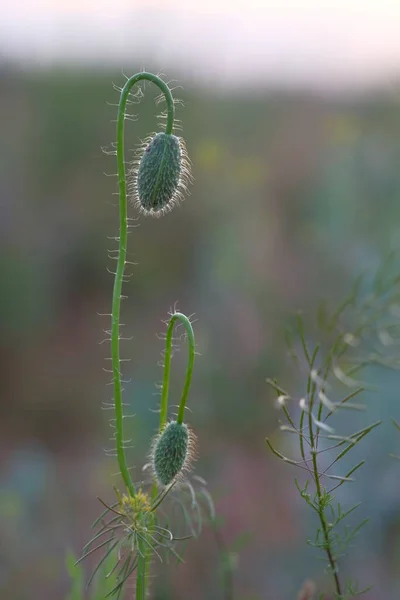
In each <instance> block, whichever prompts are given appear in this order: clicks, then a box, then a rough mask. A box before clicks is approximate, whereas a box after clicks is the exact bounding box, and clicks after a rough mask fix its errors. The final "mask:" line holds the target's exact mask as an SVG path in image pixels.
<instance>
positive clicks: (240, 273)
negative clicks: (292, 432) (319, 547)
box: [0, 0, 400, 600]
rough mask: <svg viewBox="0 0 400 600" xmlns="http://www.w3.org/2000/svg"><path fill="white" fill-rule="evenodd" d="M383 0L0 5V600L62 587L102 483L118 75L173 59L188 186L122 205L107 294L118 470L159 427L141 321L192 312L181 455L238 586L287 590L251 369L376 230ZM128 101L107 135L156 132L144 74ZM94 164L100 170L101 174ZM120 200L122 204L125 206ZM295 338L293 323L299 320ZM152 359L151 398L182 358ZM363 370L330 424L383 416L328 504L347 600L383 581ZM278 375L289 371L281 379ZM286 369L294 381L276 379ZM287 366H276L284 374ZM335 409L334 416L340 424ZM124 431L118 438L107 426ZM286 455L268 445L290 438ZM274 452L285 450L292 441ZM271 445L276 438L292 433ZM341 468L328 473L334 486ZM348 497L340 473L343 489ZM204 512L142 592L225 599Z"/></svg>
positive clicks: (294, 537)
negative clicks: (158, 212) (230, 553)
mask: <svg viewBox="0 0 400 600" xmlns="http://www.w3.org/2000/svg"><path fill="white" fill-rule="evenodd" d="M399 25H400V4H399V3H398V1H397V0H393V1H390V0H385V2H378V1H376V2H373V1H371V2H369V3H365V2H361V0H360V1H358V0H346V1H344V0H336V1H333V0H325V1H323V2H321V0H319V1H318V2H317V1H316V0H303V1H302V2H298V1H297V0H291V1H290V0H284V1H281V2H278V1H272V0H263V1H261V0H260V1H256V0H246V2H239V1H237V2H235V1H234V0H230V1H229V0H214V1H213V2H211V1H210V0H202V1H200V0H190V2H184V1H183V0H182V1H181V0H163V1H162V2H161V0H159V1H150V0H141V1H138V0H137V1H135V0H130V1H128V0H114V2H112V3H110V2H106V1H105V0H83V1H81V2H74V1H72V0H71V1H69V2H67V1H61V0H53V1H52V2H51V1H50V0H47V1H46V0H36V1H34V2H32V1H31V0H14V2H10V1H8V2H3V4H2V18H1V21H0V119H1V136H0V151H1V161H0V206H1V219H0V229H1V237H0V244H1V255H0V281H1V294H0V315H1V318H0V332H1V338H0V357H1V360H0V382H1V383H0V411H1V419H0V466H1V472H0V516H1V521H0V590H1V598H7V599H9V600H36V599H37V600H54V599H58V598H60V599H63V600H64V599H66V598H67V594H68V591H69V587H70V583H69V580H68V575H67V573H66V569H65V553H66V550H67V549H73V550H74V551H75V553H76V554H79V553H80V551H81V548H82V546H83V544H84V543H85V542H86V541H87V540H88V538H89V535H90V523H91V522H92V521H93V520H94V518H95V517H96V516H97V515H98V513H99V512H100V505H99V503H98V500H97V499H96V497H97V496H101V497H102V498H104V499H108V500H109V501H111V500H112V494H113V492H112V485H115V484H118V478H117V477H115V472H116V471H117V467H116V461H115V460H114V459H110V458H106V456H105V453H104V449H105V448H108V447H109V446H110V441H109V437H110V429H109V426H108V423H107V418H106V417H107V413H106V412H104V411H102V410H101V405H102V402H103V401H106V402H107V401H109V400H110V396H111V388H110V386H109V385H107V384H108V383H109V374H107V373H106V372H104V371H103V370H102V367H105V368H107V367H108V364H107V362H106V361H105V359H106V358H107V357H109V355H110V354H109V348H108V343H103V344H102V343H100V342H102V340H103V339H104V338H105V335H104V333H103V330H104V329H108V323H109V321H108V318H107V317H104V316H100V314H103V313H108V312H109V310H110V303H111V293H112V284H113V278H112V276H111V275H110V274H109V273H108V272H107V267H108V268H109V269H112V267H113V264H112V261H110V260H109V259H108V258H107V254H108V252H107V250H108V249H110V248H113V247H114V246H113V245H112V244H113V242H112V240H110V239H108V238H109V237H112V236H114V235H116V232H117V226H118V220H117V218H118V213H117V208H116V205H115V201H116V196H115V195H113V194H114V193H115V191H116V179H115V177H112V175H113V174H114V173H115V171H116V165H115V158H114V157H113V156H107V155H105V154H104V153H103V152H102V148H103V147H106V148H109V147H110V144H111V143H112V142H113V141H114V139H115V133H114V129H115V123H114V120H115V116H116V107H115V104H116V103H117V102H118V99H119V95H118V92H117V91H116V90H115V89H113V85H112V84H113V83H114V84H115V85H116V86H121V85H123V83H124V81H125V75H127V76H129V75H132V74H133V73H135V72H136V71H138V70H140V69H142V68H144V67H145V68H146V69H148V70H154V71H155V72H162V73H165V78H166V80H167V81H170V80H173V81H177V84H176V85H177V86H182V87H178V88H177V89H176V91H175V95H176V96H177V97H178V98H180V99H182V100H183V101H184V108H182V107H180V108H179V109H178V115H177V116H178V118H180V119H181V120H182V123H183V135H184V137H185V139H186V142H187V146H188V151H189V155H190V157H191V159H192V162H193V174H194V177H195V184H194V186H193V187H192V188H191V195H190V197H188V198H187V199H186V200H185V201H184V203H183V204H182V206H181V207H180V208H179V210H174V211H173V212H172V213H171V214H169V215H168V216H166V217H165V218H163V219H160V220H150V219H144V218H140V219H139V227H137V228H136V229H134V230H133V233H132V235H131V236H130V239H129V242H130V246H129V251H130V252H131V253H132V256H133V258H132V260H133V261H135V262H137V263H138V264H137V265H136V266H134V267H133V271H132V272H133V276H132V278H131V280H130V282H129V283H128V284H127V285H126V287H125V293H126V294H127V296H128V299H127V300H125V301H124V304H123V322H124V323H125V324H126V325H125V331H126V336H127V337H130V336H133V338H132V340H131V341H126V342H125V343H124V344H123V356H126V357H130V358H131V359H132V360H131V362H130V363H126V366H125V368H124V375H125V376H126V379H130V383H128V384H127V385H126V392H125V401H126V402H128V403H129V404H130V405H131V412H134V413H135V415H136V417H135V419H131V420H130V421H129V426H128V427H129V434H130V436H132V437H133V439H134V444H135V448H134V450H133V451H132V453H131V455H130V460H131V464H132V465H135V466H136V473H137V475H136V477H137V478H140V469H141V467H142V465H143V464H144V463H145V462H146V456H147V452H148V448H149V440H150V439H151V436H152V435H153V434H154V432H155V430H156V427H157V414H156V413H154V412H152V411H154V409H156V408H157V403H158V396H157V395H156V387H155V384H156V383H157V382H159V381H160V379H161V369H160V367H159V366H157V362H158V361H159V360H160V352H161V350H162V342H161V341H160V340H159V339H158V338H157V334H161V333H163V332H164V331H165V326H164V324H163V322H162V321H163V320H164V319H165V318H166V317H167V312H168V310H169V309H170V308H171V307H173V306H174V305H175V303H178V307H179V308H180V309H181V310H183V311H184V312H186V313H187V314H191V313H195V316H196V319H197V321H196V323H195V332H196V339H197V344H198V350H199V352H200V354H201V355H200V356H199V357H198V359H197V364H196V369H195V376H194V381H193V386H192V392H191V397H190V400H189V406H190V409H191V412H190V423H191V425H192V426H193V427H194V428H195V430H196V433H197V435H198V438H199V453H200V459H199V460H198V462H197V466H196V472H197V473H198V474H200V475H202V476H204V477H205V478H206V479H207V481H208V485H209V489H210V491H211V492H212V494H213V496H214V498H215V500H216V504H217V510H218V514H219V515H220V517H221V519H222V526H221V539H222V540H223V543H224V544H225V546H226V548H227V549H228V550H229V548H230V547H231V546H230V545H231V544H234V542H235V540H237V538H238V537H239V536H242V535H247V534H248V535H247V538H246V543H245V544H244V547H243V548H242V550H241V551H240V553H239V555H238V556H237V557H236V571H235V575H234V588H235V595H234V597H235V598H237V599H238V600H239V599H240V600H257V599H259V600H261V599H263V600H286V599H287V600H289V599H295V598H296V596H297V592H298V590H299V589H300V586H301V584H302V582H303V581H304V580H305V579H308V578H310V579H313V580H314V581H316V582H317V584H318V586H320V589H327V590H329V579H327V577H326V576H325V575H324V571H323V569H324V563H323V562H322V561H320V560H319V558H318V552H317V551H316V550H315V549H313V548H309V547H307V545H306V540H307V539H308V538H310V537H311V538H312V537H313V535H314V533H313V532H314V531H315V528H314V526H313V523H312V521H311V519H310V515H309V511H308V509H307V507H306V505H305V504H304V503H303V501H302V500H301V499H300V498H299V495H298V492H297V490H296V488H295V486H294V481H293V476H294V475H296V473H295V472H293V470H292V468H291V467H290V466H289V465H285V464H283V463H281V462H280V461H278V459H277V458H276V457H274V456H273V455H271V454H270V453H269V452H268V451H267V448H266V446H265V441H264V440H265V436H266V435H269V436H270V437H271V438H273V439H274V441H275V442H276V444H277V446H278V447H280V448H287V446H288V441H287V440H285V439H281V436H280V433H279V424H278V419H279V417H280V415H279V413H278V411H277V409H276V406H275V403H274V394H273V393H271V391H270V390H269V389H268V388H267V385H266V381H265V380H266V377H273V376H277V377H278V378H279V381H280V382H281V383H282V385H283V386H284V387H285V386H290V385H292V389H293V384H294V383H295V382H296V381H297V379H296V378H297V374H295V373H294V371H293V366H292V365H291V363H290V362H288V360H287V351H286V348H285V344H284V329H285V325H286V323H288V322H290V321H292V315H293V313H294V311H296V310H297V309H302V310H303V313H304V318H305V321H306V323H308V321H312V320H313V318H314V315H315V311H316V307H317V305H318V303H319V301H320V300H321V299H322V298H327V299H328V300H329V302H330V304H331V305H332V306H335V305H337V304H339V303H340V302H341V300H342V299H343V297H344V296H345V295H346V293H347V291H348V290H349V289H350V286H351V284H352V281H353V280H354V278H355V277H357V276H358V275H359V273H360V272H362V271H363V270H365V269H372V270H373V269H374V268H376V267H377V266H379V264H380V263H381V261H382V260H383V258H384V257H385V256H387V255H388V253H390V252H391V251H392V250H397V249H398V247H399V239H400V202H399V201H400V170H399V164H400V137H399V134H400V101H399V100H400V96H399V93H400V78H399V74H400V66H399V65H400V37H399V34H398V32H399ZM144 92H145V98H144V100H142V102H141V103H140V104H139V105H137V106H135V107H134V108H135V112H136V113H137V115H138V120H137V122H135V123H131V122H128V123H127V130H126V139H127V152H128V153H130V154H128V157H132V156H133V154H132V151H131V150H130V149H133V148H134V147H135V145H136V144H137V143H138V142H139V140H140V139H141V138H143V137H144V136H146V135H147V134H148V133H150V132H151V131H154V130H155V129H156V127H157V126H158V125H157V121H156V115H157V113H158V112H159V110H160V109H159V107H157V106H156V104H155V102H154V99H155V97H156V95H157V91H156V90H154V89H153V88H152V87H151V86H149V85H146V87H145V89H144ZM106 175H109V176H106ZM134 215H135V212H134V209H131V216H134ZM311 341H315V340H314V339H313V340H311ZM184 350H185V349H184V348H183V349H182V351H181V352H180V353H179V354H178V355H177V356H176V358H175V360H174V363H173V384H172V399H171V403H172V404H174V398H175V397H176V399H178V395H179V393H180V385H181V381H182V376H183V373H184V369H185V360H186V353H185V351H184ZM370 378H371V379H372V380H373V382H374V383H378V384H379V386H380V390H381V393H378V394H377V393H375V394H368V395H365V397H364V400H365V401H366V402H367V403H368V404H369V407H370V410H369V411H368V413H367V414H366V415H362V416H359V415H355V416H351V417H350V416H349V419H350V418H351V421H352V422H351V425H350V426H351V427H353V426H354V427H353V428H354V429H360V428H361V427H362V426H364V425H365V423H366V422H370V421H373V420H374V419H376V418H381V419H383V421H384V422H383V425H382V426H381V428H380V430H379V431H377V432H376V433H373V434H372V435H371V437H370V439H368V438H367V439H366V440H364V442H363V444H364V445H363V446H362V448H361V447H360V452H361V454H362V456H364V457H365V458H367V466H366V467H365V468H364V469H363V470H361V471H360V472H359V474H358V476H357V479H356V482H355V483H353V484H349V487H348V488H347V491H346V492H345V493H344V502H347V501H348V502H351V501H354V502H358V501H361V502H362V506H361V507H360V508H359V509H358V511H359V516H358V518H359V519H360V520H361V519H362V518H363V517H364V516H365V515H368V516H370V517H371V521H370V523H369V525H368V526H367V527H366V528H365V530H364V533H363V536H362V538H361V539H360V541H359V543H358V544H356V545H355V547H354V548H352V549H351V550H350V554H349V558H348V559H346V560H345V561H344V562H343V572H344V574H345V573H347V571H349V572H351V573H352V575H353V576H354V577H355V578H358V579H359V580H360V582H361V584H362V585H364V586H365V585H369V584H372V583H374V584H375V588H374V589H373V590H371V591H370V592H369V593H368V594H367V595H366V596H365V597H368V598H370V599H378V598H379V599H383V600H391V599H393V600H394V599H395V598H398V597H399V593H400V592H399V589H400V588H399V586H400V577H399V568H398V567H399V564H400V563H399V561H400V484H399V482H400V476H399V475H400V471H399V469H400V467H399V464H398V463H396V462H395V461H394V460H393V459H391V458H390V457H389V453H391V452H392V453H399V454H400V451H399V450H398V449H399V447H400V436H399V435H398V432H396V430H395V428H394V427H392V426H391V424H390V417H397V419H400V407H399V402H398V394H397V390H398V385H399V375H398V374H396V373H393V372H391V371H386V370H383V369H382V370H380V369H374V370H373V372H371V374H370ZM299 381H300V384H301V385H303V384H304V381H302V380H301V378H300V380H299ZM294 389H296V386H295V387H294ZM302 389H303V388H300V389H299V392H298V393H299V395H300V394H301V393H302V391H300V390H302ZM344 425H345V426H347V423H346V422H344ZM130 436H129V437H130ZM288 451H289V452H292V450H291V449H290V447H289V450H288ZM293 452H294V450H293ZM293 452H292V453H293ZM343 487H345V486H343ZM346 494H347V495H346ZM220 559H221V555H220V551H219V549H218V544H217V543H216V540H215V537H214V535H213V533H212V532H211V531H209V530H208V531H205V533H204V535H203V537H202V538H201V540H200V541H198V542H193V543H191V544H189V545H188V548H187V553H186V564H184V565H181V566H179V567H174V568H172V569H170V570H168V569H163V568H162V567H161V566H160V567H157V568H158V569H159V576H158V577H156V578H155V579H154V583H153V587H152V597H153V598H157V599H160V600H161V599H163V600H169V599H171V600H172V599H174V600H179V599H183V598H187V597H190V598H191V599H192V600H200V599H204V598H207V599H210V600H212V599H219V598H223V597H225V596H224V591H223V589H222V587H221V572H220V569H219V566H218V565H219V563H220V562H221V560H220Z"/></svg>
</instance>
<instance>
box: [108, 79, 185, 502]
mask: <svg viewBox="0 0 400 600" xmlns="http://www.w3.org/2000/svg"><path fill="white" fill-rule="evenodd" d="M142 80H145V81H146V80H147V81H150V82H152V83H154V84H155V85H156V86H157V87H158V88H159V89H160V90H161V92H162V93H163V94H164V96H165V99H166V102H167V113H168V114H167V126H166V133H168V134H171V133H172V129H173V125H174V101H173V98H172V94H171V90H170V89H169V87H168V86H167V84H166V83H165V82H164V81H163V80H162V79H160V78H159V77H157V75H153V74H152V73H147V72H145V71H143V72H142V73H137V74H136V75H133V76H132V77H131V78H130V79H128V81H127V82H126V83H125V85H124V87H123V89H122V92H121V98H120V101H119V107H118V118H117V164H118V188H119V238H118V240H119V253H118V262H117V270H116V273H115V280H114V290H113V299H112V316H111V361H112V371H113V382H114V406H115V439H116V446H117V458H118V464H119V468H120V471H121V475H122V478H123V480H124V483H125V485H126V487H127V489H128V490H129V493H130V494H131V495H132V496H133V495H134V494H135V487H134V485H133V482H132V478H131V475H130V473H129V469H128V467H127V463H126V456H125V448H124V434H123V419H124V416H123V410H122V386H121V371H120V351H119V341H120V340H119V337H120V336H119V326H120V313H121V292H122V283H123V278H124V271H125V263H126V250H127V238H128V217H127V192H126V173H125V157H124V154H125V153H124V126H125V111H126V105H127V102H128V97H129V93H130V91H131V89H132V87H133V86H134V85H135V84H136V83H138V82H139V81H142Z"/></svg>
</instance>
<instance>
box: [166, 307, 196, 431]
mask: <svg viewBox="0 0 400 600" xmlns="http://www.w3.org/2000/svg"><path fill="white" fill-rule="evenodd" d="M178 320H179V321H180V322H181V323H182V324H183V326H184V327H185V329H186V333H187V336H188V342H189V360H188V365H187V369H186V379H185V385H184V387H183V391H182V397H181V401H180V403H179V409H178V417H177V421H178V423H182V422H183V419H184V416H185V407H186V401H187V397H188V395H189V390H190V384H191V382H192V375H193V367H194V357H195V340H194V332H193V327H192V324H191V323H190V321H189V319H188V318H187V317H186V316H185V315H184V314H182V313H179V312H176V313H174V314H173V315H172V316H171V318H170V320H169V323H168V329H167V336H166V339H165V358H164V379H163V385H162V395H161V409H160V431H161V430H162V429H163V428H164V426H165V424H166V422H167V413H168V392H169V379H170V374H171V358H172V334H173V331H174V327H175V324H176V322H177V321H178Z"/></svg>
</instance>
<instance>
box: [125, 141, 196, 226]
mask: <svg viewBox="0 0 400 600" xmlns="http://www.w3.org/2000/svg"><path fill="white" fill-rule="evenodd" d="M189 178H190V173H189V165H188V161H187V158H186V150H185V146H184V143H183V140H182V139H181V138H179V137H177V136H175V135H172V134H168V133H163V132H161V133H157V134H155V135H154V136H153V137H151V138H150V139H149V140H147V143H145V144H144V146H143V147H142V150H141V156H140V159H139V161H138V165H137V170H136V171H135V173H134V195H135V199H136V205H137V206H138V207H139V209H140V210H141V212H142V213H144V214H146V215H152V216H156V217H158V216H161V215H162V214H164V213H165V212H167V211H169V210H171V209H172V208H173V206H174V205H175V204H176V203H177V202H178V201H179V199H180V197H181V195H182V192H183V191H184V190H185V189H186V183H187V181H188V179H189Z"/></svg>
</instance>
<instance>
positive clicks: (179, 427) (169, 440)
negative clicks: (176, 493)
mask: <svg viewBox="0 0 400 600" xmlns="http://www.w3.org/2000/svg"><path fill="white" fill-rule="evenodd" d="M193 445H194V436H193V433H192V432H191V430H190V429H189V428H188V426H187V425H185V423H178V422H177V421H170V422H169V423H167V425H166V426H165V427H164V429H163V430H162V432H161V433H160V434H159V435H158V436H157V437H156V438H155V440H154V443H153V448H152V456H151V458H152V461H151V462H152V466H153V472H154V475H155V476H156V478H157V480H158V482H159V483H160V484H161V485H169V484H170V483H172V482H173V481H175V480H176V479H179V477H180V476H182V474H183V473H184V472H185V471H187V470H189V469H190V465H191V462H192V459H193Z"/></svg>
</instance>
